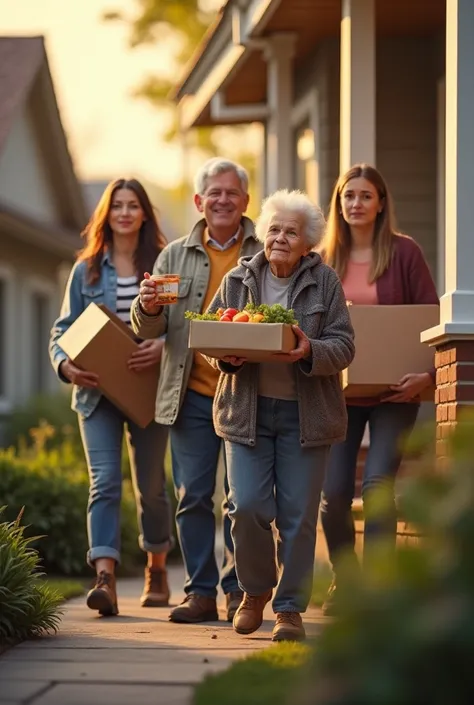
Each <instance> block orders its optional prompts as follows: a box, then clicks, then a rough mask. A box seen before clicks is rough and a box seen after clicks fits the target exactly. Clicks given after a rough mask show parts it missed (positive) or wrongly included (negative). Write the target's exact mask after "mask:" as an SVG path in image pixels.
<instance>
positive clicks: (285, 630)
mask: <svg viewBox="0 0 474 705" xmlns="http://www.w3.org/2000/svg"><path fill="white" fill-rule="evenodd" d="M305 639H306V632H305V630H304V627H303V621H302V619H301V615H300V613H299V612H278V613H277V616H276V623H275V626H274V628H273V634H272V641H304V640H305Z"/></svg>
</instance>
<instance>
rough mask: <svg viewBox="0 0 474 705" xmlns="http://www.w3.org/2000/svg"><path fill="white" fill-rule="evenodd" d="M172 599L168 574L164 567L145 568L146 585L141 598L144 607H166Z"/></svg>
mask: <svg viewBox="0 0 474 705" xmlns="http://www.w3.org/2000/svg"><path fill="white" fill-rule="evenodd" d="M169 599H170V589H169V586H168V574H167V572H166V570H165V569H164V568H149V567H148V566H147V567H146V568H145V587H144V588H143V594H142V596H141V598H140V604H141V606H142V607H166V606H167V604H168V603H169Z"/></svg>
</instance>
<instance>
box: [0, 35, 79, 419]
mask: <svg viewBox="0 0 474 705" xmlns="http://www.w3.org/2000/svg"><path fill="white" fill-rule="evenodd" d="M86 219H87V212H86V208H85V204H84V199H83V194H82V191H81V188H80V186H79V183H78V181H77V179H76V175H75V173H74V168H73V164H72V161H71V157H70V154H69V151H68V147H67V140H66V136H65V134H64V130H63V127H62V124H61V119H60V115H59V111H58V106H57V103H56V98H55V94H54V87H53V83H52V80H51V74H50V71H49V67H48V60H47V56H46V51H45V46H44V41H43V38H42V37H28V38H26V37H25V38H24V37H0V418H1V417H3V418H4V417H5V416H6V415H8V413H9V412H10V411H11V410H12V409H13V408H14V407H15V406H16V405H18V404H22V403H24V402H25V401H27V400H28V398H29V397H31V396H32V395H35V394H39V393H48V392H54V391H57V390H58V388H59V385H58V382H57V379H56V377H55V375H54V373H53V371H52V368H51V365H50V363H49V358H48V340H49V331H50V328H51V324H52V322H53V321H54V318H55V317H56V316H57V314H58V311H59V306H60V302H61V298H62V294H63V289H64V284H65V280H66V277H67V275H68V274H69V271H70V268H71V265H72V262H73V260H74V255H75V252H76V250H77V249H78V247H79V246H80V239H79V232H80V230H81V229H82V228H83V227H84V224H85V222H86Z"/></svg>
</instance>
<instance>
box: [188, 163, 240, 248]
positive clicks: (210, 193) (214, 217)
mask: <svg viewBox="0 0 474 705" xmlns="http://www.w3.org/2000/svg"><path fill="white" fill-rule="evenodd" d="M194 202H195V204H196V208H197V209H198V211H199V212H200V213H202V214H203V215H204V218H205V219H206V222H207V225H208V227H209V231H210V233H211V235H212V236H213V237H216V238H218V237H219V235H220V234H221V233H222V234H223V235H224V236H225V237H226V238H227V237H232V235H234V233H236V232H237V230H238V228H239V225H240V220H241V218H242V215H243V214H244V213H245V211H246V210H247V206H248V202H249V196H248V194H247V193H245V191H244V190H243V189H242V184H241V183H240V179H239V177H238V175H237V174H236V172H235V171H233V170H232V171H225V172H223V173H222V174H217V175H216V176H210V177H209V178H208V180H207V185H206V190H205V191H204V193H203V194H196V195H195V196H194Z"/></svg>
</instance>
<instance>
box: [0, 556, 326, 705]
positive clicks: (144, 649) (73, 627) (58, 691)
mask: <svg viewBox="0 0 474 705" xmlns="http://www.w3.org/2000/svg"><path fill="white" fill-rule="evenodd" d="M170 582H171V588H172V604H173V605H174V604H177V603H178V602H180V601H181V599H182V596H183V593H182V584H183V570H182V567H181V566H174V567H171V569H170ZM142 585H143V583H142V581H141V580H136V579H132V580H122V581H119V585H118V591H119V609H120V616H119V617H117V618H112V619H111V618H108V619H107V618H101V617H98V616H96V614H95V613H94V612H91V611H90V610H88V609H87V608H86V607H85V603H84V598H83V597H81V598H78V599H75V600H71V601H70V602H68V603H67V604H66V607H65V613H64V617H63V621H62V626H61V630H60V632H59V634H58V635H56V636H51V637H46V638H44V639H41V640H38V641H32V642H26V643H23V644H20V645H19V646H17V647H15V648H14V649H11V650H10V651H7V652H6V653H5V654H3V656H1V657H0V705H19V704H20V703H21V704H22V705H30V704H31V705H190V703H191V702H192V692H193V686H194V685H195V684H197V683H199V681H200V680H201V679H202V678H203V677H204V676H205V675H206V674H208V673H215V672H217V671H221V670H224V669H225V668H227V667H228V665H229V664H230V663H231V662H232V661H235V660H236V659H239V658H242V657H244V656H245V655H247V654H249V653H251V652H253V651H256V650H258V649H263V648H266V647H269V646H270V645H271V631H272V627H273V613H272V611H271V608H269V607H267V610H266V612H265V618H266V619H265V622H264V624H263V626H262V628H261V629H260V630H259V631H258V632H255V633H254V634H252V635H251V636H248V637H242V636H239V635H237V634H235V633H234V631H233V630H232V627H231V625H230V624H228V623H227V622H226V621H224V620H225V614H224V611H223V610H221V613H220V616H221V621H220V622H215V623H209V624H203V625H195V626H193V625H177V624H172V623H171V622H168V613H169V608H159V609H156V608H155V609H144V608H141V607H140V605H139V596H140V593H141V589H142ZM221 602H222V606H223V598H221ZM322 622H323V618H322V617H321V612H320V610H316V609H312V610H310V611H309V612H308V613H307V614H306V617H305V625H306V627H307V632H308V634H309V635H315V634H316V633H317V631H318V629H319V626H320V625H321V623H322ZM222 705H225V703H222Z"/></svg>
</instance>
